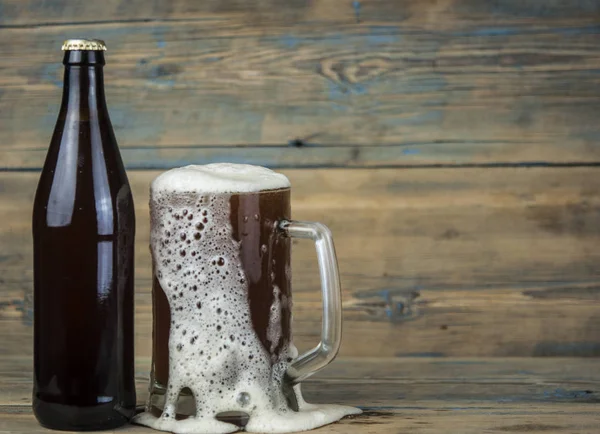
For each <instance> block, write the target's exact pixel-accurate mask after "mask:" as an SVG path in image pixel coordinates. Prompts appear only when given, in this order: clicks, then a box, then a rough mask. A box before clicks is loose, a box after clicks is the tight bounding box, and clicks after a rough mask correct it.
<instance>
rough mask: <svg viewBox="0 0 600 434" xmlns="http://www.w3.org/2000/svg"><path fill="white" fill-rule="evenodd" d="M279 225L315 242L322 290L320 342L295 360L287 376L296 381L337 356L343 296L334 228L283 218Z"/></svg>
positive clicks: (319, 368)
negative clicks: (334, 242)
mask: <svg viewBox="0 0 600 434" xmlns="http://www.w3.org/2000/svg"><path fill="white" fill-rule="evenodd" d="M279 228H280V229H281V230H282V231H283V233H284V235H286V236H288V237H290V238H308V239H311V240H313V241H314V242H315V247H316V250H317V260H318V262H319V273H320V277H321V291H322V293H323V324H322V326H321V342H319V344H318V345H317V346H316V347H314V348H313V349H312V350H309V351H307V352H306V353H304V354H302V355H300V356H299V357H297V358H296V359H294V360H293V361H292V362H291V364H290V367H289V368H288V372H287V376H288V378H289V379H290V380H291V381H292V382H293V383H299V382H301V381H302V380H304V379H306V378H308V377H310V376H311V375H313V374H315V373H316V372H317V371H320V370H321V369H323V368H324V367H325V366H327V365H328V364H329V363H331V362H332V361H333V359H335V356H336V355H337V353H338V351H339V349H340V344H341V341H342V297H341V287H340V275H339V271H338V264H337V257H336V255H335V247H334V245H333V238H332V237H331V231H330V230H329V228H328V227H327V226H325V225H324V224H322V223H315V222H303V221H286V220H284V221H281V222H280V223H279Z"/></svg>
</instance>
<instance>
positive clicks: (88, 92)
mask: <svg viewBox="0 0 600 434" xmlns="http://www.w3.org/2000/svg"><path fill="white" fill-rule="evenodd" d="M63 64H64V65H65V75H64V86H63V100H62V107H61V115H62V116H64V117H65V120H66V118H68V117H70V114H71V115H72V116H74V117H75V118H77V120H78V121H97V120H99V119H100V118H103V117H105V116H106V117H108V111H107V108H106V99H105V97H104V73H103V67H104V53H102V52H101V51H67V52H65V57H64V60H63ZM73 120H75V119H73Z"/></svg>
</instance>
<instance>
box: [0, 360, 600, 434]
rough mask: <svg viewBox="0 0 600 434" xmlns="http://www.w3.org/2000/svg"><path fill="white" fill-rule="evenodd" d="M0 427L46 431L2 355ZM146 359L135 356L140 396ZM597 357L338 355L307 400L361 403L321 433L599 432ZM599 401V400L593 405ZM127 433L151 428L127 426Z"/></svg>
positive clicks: (308, 389) (21, 372)
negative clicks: (352, 414) (357, 412)
mask: <svg viewBox="0 0 600 434" xmlns="http://www.w3.org/2000/svg"><path fill="white" fill-rule="evenodd" d="M5 361H6V363H5V364H4V365H3V368H2V371H1V372H0V388H1V389H2V390H3V393H2V395H0V430H3V431H8V432H12V433H37V432H45V430H44V431H43V430H42V429H41V428H40V427H39V426H38V425H37V422H36V421H35V419H34V418H33V416H32V414H31V409H30V404H29V402H30V396H31V391H30V388H31V366H30V363H31V360H30V358H23V357H16V358H8V359H5ZM148 365H149V360H148V359H138V371H137V372H138V373H137V375H138V399H139V402H140V404H141V403H142V402H143V401H144V399H145V397H146V396H147V390H146V384H147V381H148ZM599 385H600V378H599V376H598V370H597V363H596V362H595V361H593V360H585V359H539V358H536V359H528V358H518V359H481V358H479V359H447V360H444V361H440V360H438V359H431V358H429V359H427V358H423V359H386V358H368V359H345V358H342V359H338V360H336V361H335V362H334V363H333V365H331V366H330V367H329V368H327V369H326V370H325V371H323V372H321V373H320V374H318V375H317V377H316V378H315V379H312V380H308V381H306V382H304V383H303V391H304V394H305V396H306V398H307V400H308V401H309V402H325V403H332V402H335V403H342V404H348V405H355V406H360V407H361V408H362V409H363V410H364V414H363V415H361V416H357V417H351V418H346V419H344V420H343V421H341V422H339V423H337V424H334V425H330V426H328V427H325V428H322V429H319V430H316V431H315V432H317V433H323V434H325V433H340V434H342V433H343V434H346V433H364V432H369V433H374V434H375V433H386V434H387V433H390V432H392V433H404V432H416V433H428V434H436V433H448V432H451V433H461V434H462V433H465V434H471V433H473V434H479V433H482V432H484V433H487V432H489V433H496V432H544V433H573V432H577V433H590V434H592V433H596V432H597V427H598V424H600V416H599V415H598V412H597V411H596V405H597V403H598V402H599V400H600V394H599V393H598V387H599ZM595 404H596V405H595ZM121 431H122V432H134V433H151V432H154V431H151V430H148V429H146V428H142V427H135V426H128V427H126V428H125V430H121Z"/></svg>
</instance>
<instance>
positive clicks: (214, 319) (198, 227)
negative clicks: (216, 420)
mask: <svg viewBox="0 0 600 434" xmlns="http://www.w3.org/2000/svg"><path fill="white" fill-rule="evenodd" d="M150 213H151V247H152V255H153V286H152V296H153V314H154V319H153V354H152V372H151V384H150V398H149V401H148V407H147V411H148V412H150V413H152V414H154V415H155V416H156V417H160V416H161V414H163V416H164V414H165V413H166V414H167V416H170V417H174V416H175V415H177V418H179V419H181V418H185V417H188V416H193V415H196V417H200V416H199V415H200V414H209V415H210V414H212V415H213V416H215V417H218V416H221V417H225V418H226V416H227V413H228V412H234V411H237V412H241V413H244V412H247V413H251V411H250V410H249V409H250V408H252V407H251V406H250V405H247V406H246V404H248V402H250V401H251V400H253V399H254V400H255V401H253V402H263V401H261V399H262V398H260V399H259V398H257V395H260V396H262V395H263V394H264V395H265V396H267V395H268V396H269V400H271V402H279V401H281V400H282V399H285V403H284V404H282V403H281V402H279V403H278V404H273V405H275V406H280V407H281V405H284V406H287V407H286V408H289V409H291V410H292V411H298V407H301V405H302V403H304V401H303V399H302V397H301V395H300V390H299V388H297V387H295V385H296V384H297V383H299V382H301V381H302V380H304V379H306V378H308V377H309V376H311V375H312V374H314V373H315V372H317V371H319V370H320V369H322V368H323V367H325V366H326V365H328V364H329V363H330V362H331V361H332V360H333V359H334V358H335V356H336V354H337V352H338V349H339V347H340V341H341V325H342V324H341V321H342V317H341V295H340V281H339V274H338V267H337V260H336V255H335V249H334V245H333V241H332V237H331V233H330V231H329V229H328V228H327V227H326V226H324V225H323V224H321V223H314V222H300V221H293V220H291V215H290V184H289V181H288V180H287V178H286V177H285V176H283V175H281V174H277V173H275V172H272V171H270V170H268V169H265V168H262V167H257V166H248V165H233V164H211V165H207V166H187V167H184V168H180V169H174V170H171V171H169V172H166V173H164V174H162V175H161V176H159V177H158V178H157V179H155V180H154V182H153V184H152V187H151V200H150ZM291 238H307V239H311V240H313V241H314V243H315V246H316V253H317V261H318V264H319V272H320V280H321V290H322V294H323V323H322V328H321V341H320V342H319V343H318V344H317V345H316V346H315V347H314V348H312V349H311V350H310V351H307V352H306V353H304V354H301V355H298V352H297V350H296V349H295V347H294V346H293V343H292V330H291V321H292V292H291V264H290V256H291V252H290V250H291V240H290V239H291ZM234 392H235V393H234ZM227 396H230V398H227ZM278 397H279V398H278ZM282 397H283V398H282ZM246 398H247V399H246ZM278 400H279V401H278ZM245 401H248V402H245ZM259 407H260V405H259ZM250 417H252V416H250ZM338 418H339V417H338Z"/></svg>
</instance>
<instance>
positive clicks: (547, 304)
mask: <svg viewBox="0 0 600 434" xmlns="http://www.w3.org/2000/svg"><path fill="white" fill-rule="evenodd" d="M598 171H599V169H597V168H570V169H564V168H554V169H552V168H537V169H536V168H532V169H506V168H497V169H464V170H457V169H412V170H395V169H385V170H383V169H381V170H357V169H346V170H288V171H285V173H286V175H288V176H289V178H290V179H291V181H292V185H293V186H294V187H293V199H292V204H293V215H294V216H295V218H297V219H306V220H316V221H322V222H324V223H326V224H328V225H329V226H330V227H331V229H332V230H333V233H334V237H335V240H336V246H337V250H338V256H339V262H340V270H341V274H342V285H343V297H344V312H345V336H346V339H345V343H344V345H343V346H342V354H343V355H347V356H365V357H367V356H373V355H378V356H422V355H430V356H439V357H443V356H598V355H600V345H599V344H598V342H600V335H599V333H600V316H599V315H598V312H599V310H598V307H599V302H600V292H599V288H600V285H599V284H598V282H599V275H598V270H599V268H598V266H597V264H598V263H599V262H600V253H599V252H598V249H597V245H598V242H599V240H598V238H599V236H600V231H598V222H599V219H600V208H599V205H600V196H599V191H600V189H598V182H599V181H598V179H600V178H599V176H598V175H599V172H598ZM157 173H158V172H132V173H130V181H131V184H132V188H133V191H134V196H135V199H136V206H137V227H138V234H137V241H136V247H137V252H136V273H137V291H138V294H137V299H136V303H137V341H136V345H137V352H138V354H139V355H140V356H147V355H149V353H150V331H151V329H150V325H151V316H150V313H151V309H150V307H151V306H150V297H149V287H150V257H149V253H148V242H149V241H148V231H149V227H148V217H147V216H148V211H147V200H148V196H147V188H148V185H149V182H150V180H151V179H152V178H153V177H154V176H155V175H156V174H157ZM0 180H1V181H2V183H1V185H2V192H1V199H2V200H0V219H1V220H2V221H3V222H4V225H5V228H6V230H5V231H4V232H3V233H2V234H0V251H2V252H3V255H2V257H1V258H0V270H1V276H2V280H3V291H2V292H1V294H0V322H1V323H2V327H0V338H1V339H2V340H3V342H5V343H6V344H5V345H4V346H3V348H2V349H1V350H0V351H1V352H3V353H4V354H5V355H18V354H30V351H31V333H32V329H31V301H32V300H31V280H32V277H31V276H32V269H31V241H30V223H29V211H26V210H28V209H29V208H30V204H31V203H32V195H33V191H34V188H35V185H36V182H37V174H36V173H2V174H0ZM293 253H294V255H293V256H294V262H293V274H294V294H295V307H294V309H295V318H296V323H295V325H294V327H295V340H296V341H297V344H298V345H299V347H301V348H308V347H309V346H311V345H314V343H315V342H316V341H317V339H318V335H319V330H320V314H319V312H320V310H319V305H320V296H319V292H318V285H319V283H318V276H317V268H316V261H315V258H314V252H313V247H312V246H311V245H310V243H308V242H307V243H303V242H300V243H297V244H295V245H294V250H293Z"/></svg>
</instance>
